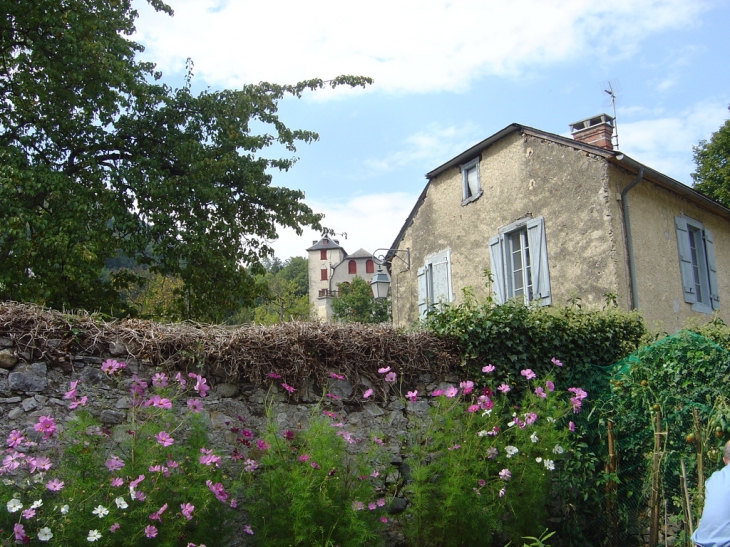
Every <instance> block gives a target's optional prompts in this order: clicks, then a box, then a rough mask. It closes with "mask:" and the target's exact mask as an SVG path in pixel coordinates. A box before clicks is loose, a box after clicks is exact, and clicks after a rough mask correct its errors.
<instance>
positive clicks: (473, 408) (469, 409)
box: [466, 405, 480, 412]
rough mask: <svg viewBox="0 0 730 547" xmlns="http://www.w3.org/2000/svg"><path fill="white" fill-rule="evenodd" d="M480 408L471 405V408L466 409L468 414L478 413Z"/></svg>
mask: <svg viewBox="0 0 730 547" xmlns="http://www.w3.org/2000/svg"><path fill="white" fill-rule="evenodd" d="M479 408H480V406H479V405H470V406H469V408H467V409H466V411H467V412H476V411H477V410H479Z"/></svg>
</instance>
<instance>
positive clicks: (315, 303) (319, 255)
mask: <svg viewBox="0 0 730 547" xmlns="http://www.w3.org/2000/svg"><path fill="white" fill-rule="evenodd" d="M307 255H308V256H307V259H308V262H309V303H310V305H311V306H312V309H313V310H314V317H315V319H319V320H321V321H331V320H332V299H333V298H337V296H338V294H339V292H338V288H337V287H338V285H339V284H340V283H350V282H352V280H353V279H354V278H355V277H361V278H363V279H365V280H366V281H367V282H370V280H371V279H372V277H373V275H375V272H376V271H377V269H378V264H377V261H376V260H375V259H374V258H373V255H372V254H371V253H369V252H367V251H366V250H364V249H359V250H358V251H357V252H355V253H353V254H351V255H348V254H347V252H346V251H345V249H344V247H342V246H341V245H340V242H339V240H337V239H332V238H330V237H328V236H324V237H322V238H321V239H320V240H319V241H313V242H312V246H311V247H309V248H308V249H307ZM383 271H385V270H383Z"/></svg>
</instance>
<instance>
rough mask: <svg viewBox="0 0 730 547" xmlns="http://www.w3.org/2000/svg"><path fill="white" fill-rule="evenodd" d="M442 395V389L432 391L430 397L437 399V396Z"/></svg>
mask: <svg viewBox="0 0 730 547" xmlns="http://www.w3.org/2000/svg"><path fill="white" fill-rule="evenodd" d="M443 394H444V390H443V389H434V390H433V391H432V392H431V397H438V396H439V395H443Z"/></svg>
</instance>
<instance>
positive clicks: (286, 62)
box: [135, 0, 709, 95]
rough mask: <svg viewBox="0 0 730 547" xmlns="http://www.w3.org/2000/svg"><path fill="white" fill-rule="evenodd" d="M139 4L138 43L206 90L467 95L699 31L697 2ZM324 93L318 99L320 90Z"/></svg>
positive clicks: (208, 0)
mask: <svg viewBox="0 0 730 547" xmlns="http://www.w3.org/2000/svg"><path fill="white" fill-rule="evenodd" d="M169 2H170V4H171V6H172V8H173V9H174V10H175V16H174V17H173V18H172V19H170V18H169V17H168V16H166V15H164V14H156V13H155V12H154V10H153V9H152V8H151V7H149V6H148V5H147V4H146V2H142V0H135V7H136V9H137V10H138V11H139V12H140V15H141V16H140V19H139V20H138V21H137V34H136V35H135V39H136V40H138V41H140V42H141V43H142V44H144V45H145V46H146V48H147V52H146V54H145V56H146V58H149V59H151V60H153V61H155V62H157V63H158V67H159V68H160V69H161V70H162V71H163V72H166V73H169V72H180V71H182V70H183V67H184V64H185V59H186V58H188V57H191V58H192V59H193V60H194V62H195V67H196V70H195V72H196V77H197V78H202V80H203V81H204V82H205V83H207V84H208V85H212V86H225V87H237V86H240V85H241V84H243V83H251V82H259V81H262V80H265V81H273V82H280V83H292V82H294V81H299V80H303V79H308V78H312V77H322V78H329V77H333V76H336V75H339V74H363V75H367V76H370V77H373V78H374V79H375V89H379V90H384V91H387V92H399V93H403V92H405V93H413V92H432V91H439V90H447V91H461V90H465V89H468V88H469V86H470V84H471V83H472V82H473V81H474V80H476V79H477V78H481V77H483V76H486V75H497V76H510V77H518V76H525V75H529V71H530V69H534V68H535V67H540V68H545V67H549V66H550V65H554V64H556V63H562V62H566V61H570V60H572V59H577V58H579V57H580V58H585V57H588V58H591V57H593V58H595V59H596V60H597V61H604V60H611V61H615V60H617V59H621V58H623V57H627V56H630V55H631V54H633V53H634V52H635V51H636V50H637V48H638V47H639V45H640V43H641V42H642V41H644V40H650V39H651V36H652V34H654V33H658V32H662V31H665V30H668V29H674V28H680V27H685V26H687V25H691V24H693V23H694V22H695V21H696V20H697V17H698V15H699V13H700V12H701V11H702V10H703V9H704V6H706V5H709V4H705V3H704V2H699V1H698V0H614V1H612V2H586V1H585V0H553V1H551V2H548V1H545V0H515V1H511V2H505V1H504V0H487V1H485V0H399V1H398V2H393V1H392V0H370V1H369V2H343V1H342V0H309V1H307V2H302V1H301V0H269V1H268V2H260V1H255V2H254V1H253V0H229V1H225V2H221V1H220V0H169ZM318 95H319V94H318Z"/></svg>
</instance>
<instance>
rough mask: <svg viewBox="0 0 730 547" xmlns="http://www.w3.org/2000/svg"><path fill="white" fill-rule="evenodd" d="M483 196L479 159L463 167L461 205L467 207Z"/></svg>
mask: <svg viewBox="0 0 730 547" xmlns="http://www.w3.org/2000/svg"><path fill="white" fill-rule="evenodd" d="M481 195H482V187H481V184H480V182H479V158H474V159H473V160H471V161H470V162H469V163H465V164H464V165H462V166H461V204H462V205H466V204H467V203H470V202H472V201H474V200H476V199H478V198H479V196H481Z"/></svg>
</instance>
